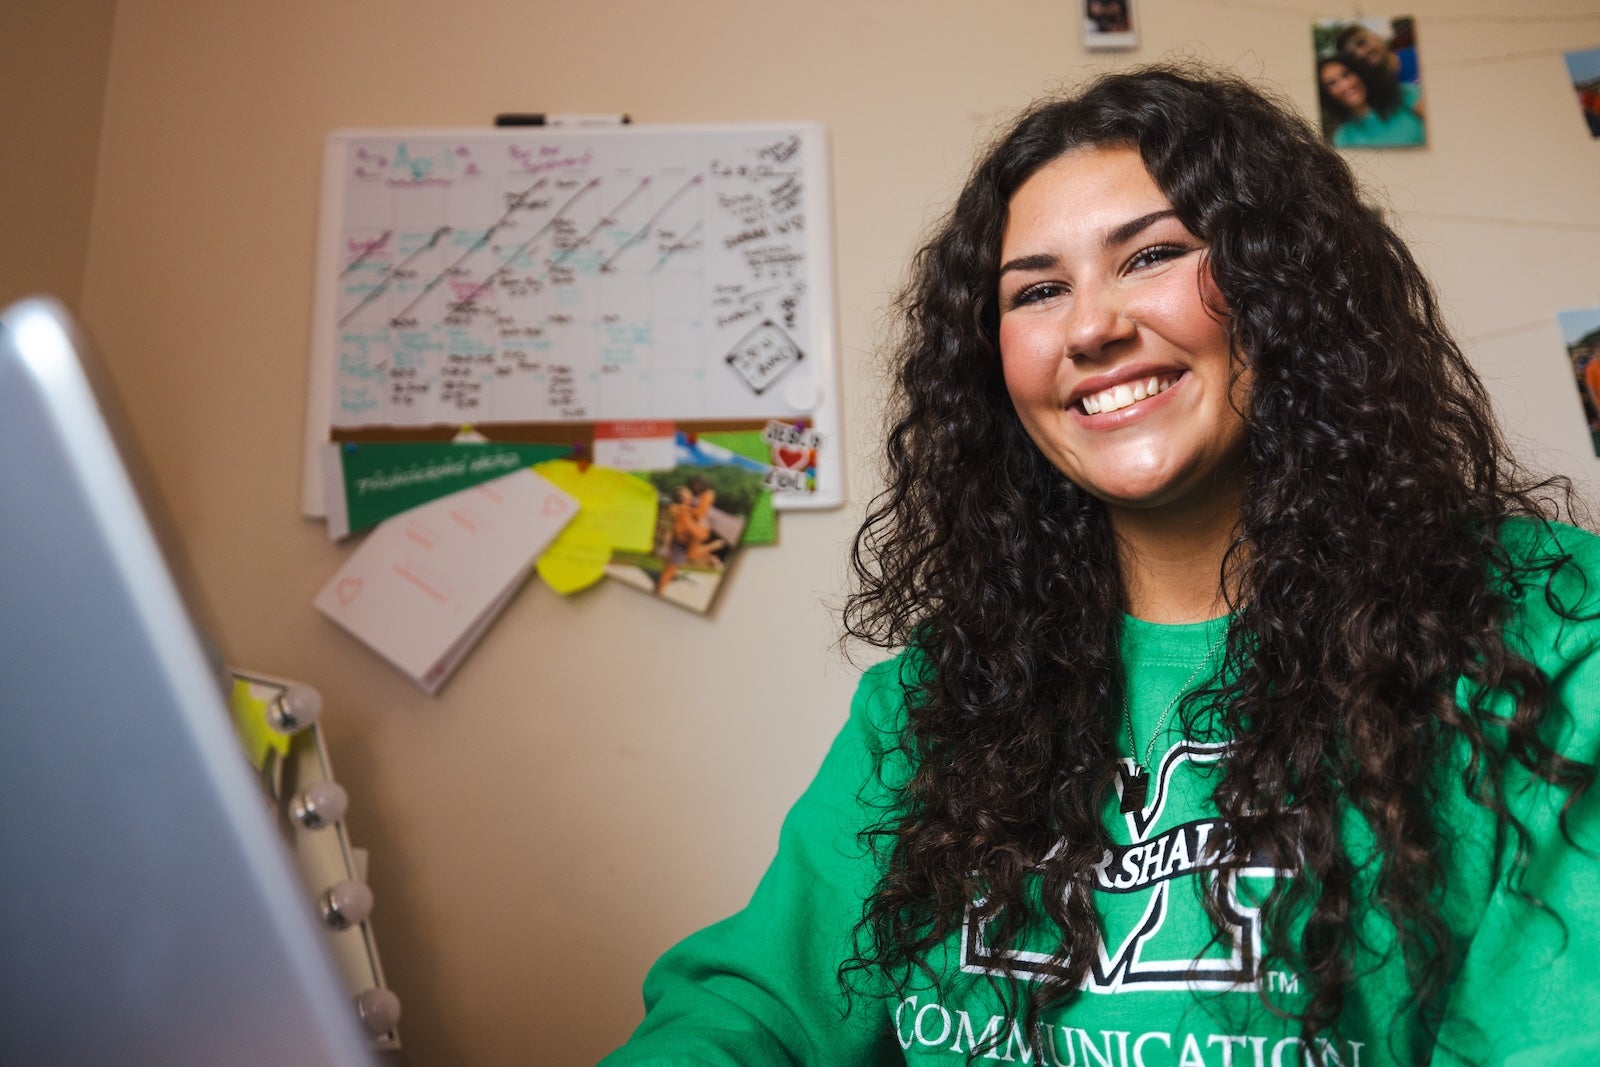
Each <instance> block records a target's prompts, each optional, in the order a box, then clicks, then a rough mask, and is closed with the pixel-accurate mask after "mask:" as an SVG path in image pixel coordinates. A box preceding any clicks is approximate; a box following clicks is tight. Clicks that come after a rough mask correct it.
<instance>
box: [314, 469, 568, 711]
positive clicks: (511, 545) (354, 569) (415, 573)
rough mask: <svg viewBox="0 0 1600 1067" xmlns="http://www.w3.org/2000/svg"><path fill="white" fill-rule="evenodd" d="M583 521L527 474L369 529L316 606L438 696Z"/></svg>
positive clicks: (564, 498) (559, 495)
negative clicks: (567, 530) (567, 529)
mask: <svg viewBox="0 0 1600 1067" xmlns="http://www.w3.org/2000/svg"><path fill="white" fill-rule="evenodd" d="M577 513H578V503H577V501H576V500H574V499H573V498H572V497H571V496H569V495H568V494H567V493H564V492H562V491H561V490H560V489H558V488H556V487H555V486H554V485H552V484H551V483H550V482H548V481H547V480H545V479H544V478H541V477H539V476H538V475H537V474H535V473H534V472H533V471H531V470H528V469H526V468H524V469H521V470H518V471H516V472H515V473H512V474H508V475H505V476H504V477H501V478H497V479H495V480H493V481H490V482H485V483H483V484H481V485H477V486H474V487H473V488H470V489H465V490H462V491H461V492H458V493H453V494H451V495H449V496H444V497H440V498H438V499H436V500H433V501H430V502H428V503H426V504H423V505H422V506H420V507H415V508H412V509H411V510H409V511H406V512H404V513H402V514H400V515H397V516H395V517H394V518H392V519H389V520H387V521H385V522H384V523H382V524H381V525H379V526H378V527H377V528H376V529H375V530H373V531H372V533H371V534H370V535H368V537H367V539H366V540H365V541H364V542H362V544H361V545H360V547H359V548H357V549H356V551H355V552H354V553H353V554H352V555H351V556H350V559H349V560H348V561H346V563H345V565H344V566H343V567H341V568H340V569H339V572H338V573H337V574H335V575H334V576H333V578H332V579H331V580H330V581H329V582H328V584H327V585H325V586H324V587H323V588H322V591H321V592H320V593H318V594H317V597H316V601H315V603H316V606H317V607H318V608H319V609H320V610H321V611H322V612H323V613H324V614H326V615H327V616H328V617H329V618H331V619H332V620H333V621H334V622H337V623H338V624H339V625H340V626H343V627H344V628H345V629H346V630H349V631H350V633H352V634H354V635H355V636H356V637H358V638H360V639H361V640H362V641H364V642H366V643H367V644H368V645H369V646H371V647H372V649H373V650H374V651H376V652H377V653H379V654H380V655H382V656H383V657H384V658H385V659H387V660H389V662H391V663H393V664H394V665H395V666H396V667H398V668H400V669H401V670H402V671H404V672H405V673H406V674H407V675H409V676H410V677H411V678H412V679H413V680H414V681H415V682H416V683H417V684H418V685H420V686H421V687H422V688H423V689H424V690H426V691H427V692H429V693H434V692H437V691H438V689H439V687H440V686H441V685H443V684H444V681H445V679H447V678H448V677H449V676H450V673H451V672H452V671H453V670H455V668H456V667H457V665H459V664H460V662H461V660H462V659H463V658H464V657H465V656H466V654H467V652H468V651H469V650H470V649H471V648H472V646H473V644H474V643H475V642H476V641H477V639H478V637H479V636H481V635H482V633H483V631H484V630H485V629H487V628H488V626H489V624H490V623H491V622H492V621H493V620H494V618H495V616H496V615H498V614H499V612H500V609H501V608H503V607H504V606H505V604H506V602H507V601H509V600H510V599H511V596H512V594H514V593H515V592H516V591H517V589H518V588H519V587H520V586H521V585H522V583H523V581H524V580H525V579H526V578H527V576H528V573H529V571H530V570H531V569H532V568H533V563H534V560H535V559H536V558H537V557H538V556H539V554H540V553H541V552H543V551H544V549H545V546H547V545H548V544H549V543H550V542H551V541H552V540H554V538H555V536H556V535H557V534H558V533H560V532H561V529H562V527H564V526H566V525H567V523H569V522H570V521H572V519H573V517H574V516H575V515H576V514H577Z"/></svg>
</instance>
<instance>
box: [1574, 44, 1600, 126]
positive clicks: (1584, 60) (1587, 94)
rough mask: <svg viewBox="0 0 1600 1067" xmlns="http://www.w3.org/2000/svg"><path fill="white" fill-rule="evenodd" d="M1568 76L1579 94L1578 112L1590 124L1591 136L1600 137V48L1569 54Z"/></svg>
mask: <svg viewBox="0 0 1600 1067" xmlns="http://www.w3.org/2000/svg"><path fill="white" fill-rule="evenodd" d="M1566 59H1567V74H1568V75H1569V76H1571V78H1572V91H1573V92H1575V93H1577V94H1578V110H1580V111H1582V112H1583V121H1585V122H1587V123H1588V124H1589V136H1590V137H1600V48H1590V49H1587V50H1585V51H1582V52H1568V53H1567V56H1566Z"/></svg>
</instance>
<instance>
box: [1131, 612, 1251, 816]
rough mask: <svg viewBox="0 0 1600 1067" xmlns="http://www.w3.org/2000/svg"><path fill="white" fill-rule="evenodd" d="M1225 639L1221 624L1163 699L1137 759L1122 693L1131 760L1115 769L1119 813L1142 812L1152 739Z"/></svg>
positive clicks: (1148, 775)
mask: <svg viewBox="0 0 1600 1067" xmlns="http://www.w3.org/2000/svg"><path fill="white" fill-rule="evenodd" d="M1227 639H1228V629H1227V627H1223V629H1222V636H1221V637H1218V638H1217V639H1216V641H1215V642H1213V643H1212V645H1211V647H1210V648H1208V649H1206V654H1205V656H1204V657H1203V658H1202V659H1201V660H1200V663H1199V664H1198V665H1197V666H1196V667H1195V669H1194V671H1193V672H1191V673H1190V675H1189V677H1187V678H1185V679H1184V680H1183V684H1182V685H1180V686H1179V687H1178V692H1177V695H1176V696H1174V697H1173V698H1172V699H1171V700H1169V701H1167V706H1166V707H1164V708H1162V709H1161V717H1160V718H1159V719H1157V720H1156V725H1155V729H1154V730H1152V731H1150V743H1149V744H1148V745H1146V746H1145V749H1144V759H1142V760H1141V759H1140V758H1139V745H1138V742H1136V741H1135V740H1134V738H1133V706H1132V705H1131V704H1130V703H1128V696H1127V694H1126V693H1124V694H1123V696H1122V713H1123V715H1124V716H1126V718H1127V720H1128V758H1129V759H1130V760H1132V761H1133V770H1131V771H1130V770H1129V769H1128V768H1127V767H1119V768H1117V773H1118V775H1119V776H1120V777H1121V779H1122V814H1124V815H1131V814H1132V813H1134V812H1136V811H1143V810H1144V805H1145V801H1146V800H1147V799H1148V798H1149V796H1150V771H1149V769H1148V768H1149V765H1150V757H1151V756H1152V755H1153V754H1154V753H1155V750H1156V738H1158V737H1160V736H1161V728H1162V727H1163V726H1165V725H1166V724H1167V716H1168V715H1171V714H1172V709H1173V708H1175V707H1177V706H1178V701H1180V700H1182V699H1183V696H1184V694H1185V693H1187V692H1188V691H1189V687H1190V686H1191V685H1193V684H1194V680H1195V679H1196V678H1198V677H1200V672H1201V671H1203V670H1205V669H1206V666H1207V665H1208V664H1209V663H1210V662H1211V657H1213V656H1215V655H1216V654H1217V649H1219V648H1221V647H1222V643H1223V642H1224V641H1226V640H1227Z"/></svg>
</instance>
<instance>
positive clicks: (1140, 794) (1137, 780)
mask: <svg viewBox="0 0 1600 1067" xmlns="http://www.w3.org/2000/svg"><path fill="white" fill-rule="evenodd" d="M1120 773H1121V776H1122V814H1124V815H1132V814H1134V813H1135V812H1140V811H1143V810H1144V802H1145V800H1146V798H1148V797H1149V795H1150V774H1149V772H1148V771H1146V770H1145V769H1144V768H1142V767H1139V768H1136V769H1134V770H1131V771H1130V770H1128V769H1127V768H1126V767H1124V768H1123V769H1122V771H1121V772H1120Z"/></svg>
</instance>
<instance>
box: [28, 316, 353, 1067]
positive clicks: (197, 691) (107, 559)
mask: <svg viewBox="0 0 1600 1067" xmlns="http://www.w3.org/2000/svg"><path fill="white" fill-rule="evenodd" d="M89 362H90V354H89V353H88V352H87V351H86V350H85V347H84V345H83V343H82V341H81V339H80V338H79V337H78V335H77V334H76V333H75V332H74V330H73V328H72V326H71V324H70V323H69V322H68V320H67V317H66V315H65V314H64V313H63V311H62V309H61V308H60V307H59V306H58V305H56V304H54V303H52V302H49V301H43V300H39V301H28V302H24V303H21V304H17V305H15V306H13V307H11V308H9V309H7V310H6V311H4V312H0V724H3V729H0V1064H5V1065H16V1067H35V1065H50V1064H64V1065H78V1064H85V1065H98V1064H113V1063H114V1064H119V1065H131V1064H150V1065H161V1067H172V1065H180V1067H182V1065H190V1064H193V1065H204V1067H213V1065H235V1064H237V1065H245V1067H251V1065H258V1064H259V1065H262V1067H287V1065H293V1067H319V1065H323V1064H368V1063H371V1062H373V1061H372V1056H371V1053H370V1051H369V1047H368V1045H367V1042H366V1040H365V1038H364V1036H363V1034H362V1033H361V1031H360V1026H359V1024H358V1022H357V1019H356V1013H355V1011H354V1009H353V1007H352V1004H351V999H350V994H349V992H348V991H347V990H346V989H345V988H344V987H343V985H342V984H341V983H340V981H339V979H338V978H337V976H336V973H335V971H334V968H333V964H332V963H331V961H330V959H329V956H328V950H327V947H326V945H325V944H324V939H323V933H322V931H321V930H320V929H319V928H318V926H317V920H316V918H315V915H314V911H313V903H312V901H311V900H310V898H309V895H308V893H307V892H306V890H305V888H304V886H303V884H302V883H301V881H300V880H299V878H298V877H297V876H296V875H295V872H294V868H293V867H292V861H291V859H290V857H289V853H288V851H287V847H286V845H285V843H284V841H283V840H282V838H281V837H280V836H279V834H278V831H277V829H276V827H275V826H274V823H273V816H272V813H271V811H270V810H269V807H268V804H267V802H266V799H265V794H264V792H263V790H262V789H261V787H260V786H259V785H258V784H257V783H256V781H255V780H253V778H252V776H251V770H250V767H249V764H248V762H247V760H246V759H245V757H244V755H243V752H242V749H241V746H240V743H239V741H238V740H237V738H236V737H235V736H234V734H233V730H232V726H231V724H230V722H229V717H228V712H227V705H226V699H225V696H224V692H225V690H224V688H223V687H224V684H225V683H224V672H223V670H222V667H221V660H220V659H219V658H217V657H216V656H215V655H214V654H213V650H212V648H211V646H210V645H209V644H208V643H207V641H206V640H205V638H204V636H203V635H202V633H201V631H200V628H199V626H198V625H197V622H196V618H195V615H194V614H193V612H192V610H191V603H190V602H188V601H186V600H185V598H184V595H183V594H182V593H181V592H180V589H179V586H178V584H177V582H176V581H175V579H174V575H173V566H172V562H173V560H172V557H171V556H170V555H169V554H168V553H166V552H164V551H163V547H162V545H161V544H160V543H159V542H158V539H157V535H156V533H155V531H154V529H153V528H152V521H151V519H152V515H151V512H152V504H151V501H150V498H149V496H148V495H147V494H141V492H140V491H139V489H137V488H136V487H135V484H134V482H133V481H132V479H131V478H130V467H131V466H132V465H133V464H132V462H131V460H130V458H129V453H128V450H127V440H126V438H125V437H122V436H119V431H118V430H117V428H116V423H115V420H114V418H110V419H108V414H109V413H108V411H107V407H108V399H109V398H108V395H107V393H106V392H105V390H104V388H103V383H102V382H100V381H99V380H98V379H97V378H95V377H94V375H95V371H94V369H93V367H92V366H86V364H87V363H89Z"/></svg>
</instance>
